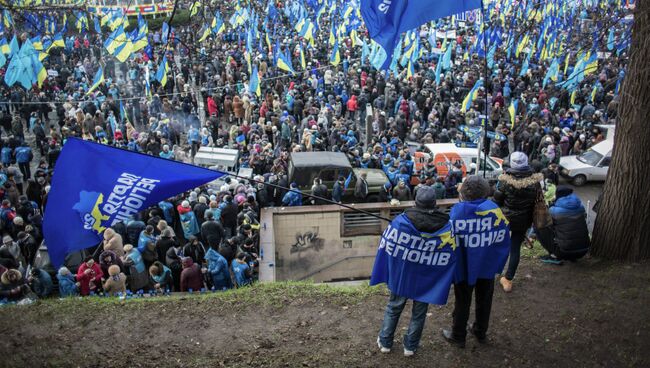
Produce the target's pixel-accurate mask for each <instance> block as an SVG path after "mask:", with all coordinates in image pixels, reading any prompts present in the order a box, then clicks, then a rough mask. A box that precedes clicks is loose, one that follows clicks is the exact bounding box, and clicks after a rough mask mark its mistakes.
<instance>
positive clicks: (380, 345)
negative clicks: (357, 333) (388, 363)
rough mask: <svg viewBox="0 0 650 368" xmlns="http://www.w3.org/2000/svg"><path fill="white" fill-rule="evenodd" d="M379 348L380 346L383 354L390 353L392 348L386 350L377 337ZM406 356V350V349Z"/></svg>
mask: <svg viewBox="0 0 650 368" xmlns="http://www.w3.org/2000/svg"><path fill="white" fill-rule="evenodd" d="M377 346H379V351H381V352H382V353H384V354H386V353H390V348H386V347H384V346H383V345H382V344H381V341H380V340H379V337H377ZM404 354H406V349H404Z"/></svg>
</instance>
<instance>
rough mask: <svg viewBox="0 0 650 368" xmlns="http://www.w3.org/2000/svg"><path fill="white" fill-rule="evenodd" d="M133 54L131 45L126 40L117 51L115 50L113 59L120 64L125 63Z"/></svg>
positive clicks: (129, 41)
mask: <svg viewBox="0 0 650 368" xmlns="http://www.w3.org/2000/svg"><path fill="white" fill-rule="evenodd" d="M132 53H133V43H132V42H131V40H128V39H127V40H126V41H125V42H123V43H122V45H121V46H119V47H118V48H117V49H115V54H114V55H113V56H115V58H117V60H119V61H120V62H121V63H123V62H125V61H127V60H128V59H129V57H131V54H132Z"/></svg>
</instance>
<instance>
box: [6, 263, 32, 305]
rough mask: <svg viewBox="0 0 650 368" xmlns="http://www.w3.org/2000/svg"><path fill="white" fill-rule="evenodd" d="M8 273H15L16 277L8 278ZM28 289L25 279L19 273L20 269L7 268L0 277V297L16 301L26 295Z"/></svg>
mask: <svg viewBox="0 0 650 368" xmlns="http://www.w3.org/2000/svg"><path fill="white" fill-rule="evenodd" d="M10 273H17V274H16V275H17V279H16V280H15V281H11V280H10V278H9V274H10ZM30 291H31V290H30V289H29V286H27V284H26V283H25V279H24V278H23V277H22V276H21V275H20V271H18V270H7V271H5V272H4V273H3V274H2V277H0V299H5V298H6V299H9V300H12V301H18V300H20V299H22V298H24V297H25V296H27V294H29V292H30Z"/></svg>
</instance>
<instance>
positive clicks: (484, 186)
mask: <svg viewBox="0 0 650 368" xmlns="http://www.w3.org/2000/svg"><path fill="white" fill-rule="evenodd" d="M459 191H460V195H461V196H462V197H463V200H465V201H474V200H477V199H483V198H486V197H487V196H488V195H489V194H490V184H489V183H488V182H487V180H485V179H484V178H482V177H480V176H478V175H470V176H468V177H467V178H466V179H465V181H464V182H463V184H461V186H460V190H459Z"/></svg>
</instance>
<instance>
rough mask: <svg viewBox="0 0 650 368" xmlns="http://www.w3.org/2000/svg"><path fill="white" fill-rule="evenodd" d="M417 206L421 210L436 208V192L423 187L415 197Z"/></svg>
mask: <svg viewBox="0 0 650 368" xmlns="http://www.w3.org/2000/svg"><path fill="white" fill-rule="evenodd" d="M415 205H416V206H417V207H419V208H424V209H431V208H434V207H435V206H436V191H435V189H433V188H431V187H426V186H424V187H421V188H420V189H418V193H417V194H416V195H415Z"/></svg>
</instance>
